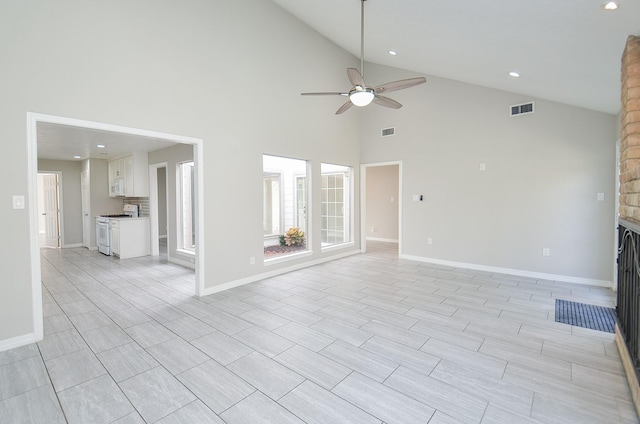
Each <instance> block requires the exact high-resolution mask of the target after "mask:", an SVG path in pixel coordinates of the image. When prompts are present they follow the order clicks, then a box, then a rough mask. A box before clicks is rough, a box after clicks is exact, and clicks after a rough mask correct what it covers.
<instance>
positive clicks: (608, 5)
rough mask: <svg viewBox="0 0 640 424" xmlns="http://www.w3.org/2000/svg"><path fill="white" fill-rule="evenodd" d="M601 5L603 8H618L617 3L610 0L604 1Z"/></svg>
mask: <svg viewBox="0 0 640 424" xmlns="http://www.w3.org/2000/svg"><path fill="white" fill-rule="evenodd" d="M603 7H604V10H616V9H617V8H618V4H617V3H616V2H615V1H610V2H608V3H605V5H604V6H603Z"/></svg>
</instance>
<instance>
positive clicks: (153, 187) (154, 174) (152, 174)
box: [149, 162, 169, 257]
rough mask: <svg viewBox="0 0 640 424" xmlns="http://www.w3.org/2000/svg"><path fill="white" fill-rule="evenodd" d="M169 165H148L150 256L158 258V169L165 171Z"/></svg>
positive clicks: (167, 210) (166, 195)
mask: <svg viewBox="0 0 640 424" xmlns="http://www.w3.org/2000/svg"><path fill="white" fill-rule="evenodd" d="M168 166H169V164H168V163H167V162H162V163H154V164H151V165H149V221H150V223H151V256H158V255H159V254H160V243H159V242H158V239H159V238H160V233H159V232H158V221H159V219H158V216H159V214H160V213H159V211H158V197H159V196H158V169H160V168H164V169H167V167H168ZM164 178H165V185H164V187H165V197H166V199H167V200H168V199H169V196H168V192H169V173H168V172H165V175H164ZM165 208H166V214H167V215H166V216H167V219H168V217H169V202H168V201H167V202H166V204H165ZM168 250H169V231H168V229H167V257H168V256H169V251H168Z"/></svg>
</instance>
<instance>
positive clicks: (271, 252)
mask: <svg viewBox="0 0 640 424" xmlns="http://www.w3.org/2000/svg"><path fill="white" fill-rule="evenodd" d="M307 167H308V166H307V162H306V161H304V160H299V159H290V158H283V157H278V156H269V155H264V156H263V158H262V180H263V202H262V204H263V212H262V223H263V230H264V257H265V259H272V258H275V257H280V256H285V255H290V254H294V253H298V252H303V251H306V250H307V245H308V243H307V241H308V240H307V239H308V237H307V192H308V187H307V184H308V178H307Z"/></svg>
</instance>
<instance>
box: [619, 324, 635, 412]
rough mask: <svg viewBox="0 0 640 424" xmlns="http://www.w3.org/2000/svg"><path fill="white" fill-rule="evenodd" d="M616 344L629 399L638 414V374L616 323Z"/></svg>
mask: <svg viewBox="0 0 640 424" xmlns="http://www.w3.org/2000/svg"><path fill="white" fill-rule="evenodd" d="M616 346H618V352H619V353H620V360H621V361H622V367H623V368H624V373H625V375H626V377H627V384H628V385H629V390H630V391H631V401H632V402H633V406H634V407H635V408H636V414H638V416H640V383H638V375H637V374H636V368H635V367H634V366H633V361H632V360H631V354H630V353H629V349H628V348H627V344H626V343H625V342H624V337H623V336H622V333H621V332H620V328H618V324H616Z"/></svg>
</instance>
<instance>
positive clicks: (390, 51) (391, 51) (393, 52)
mask: <svg viewBox="0 0 640 424" xmlns="http://www.w3.org/2000/svg"><path fill="white" fill-rule="evenodd" d="M389 54H390V55H391V56H396V55H397V54H398V52H397V51H395V50H389Z"/></svg>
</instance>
